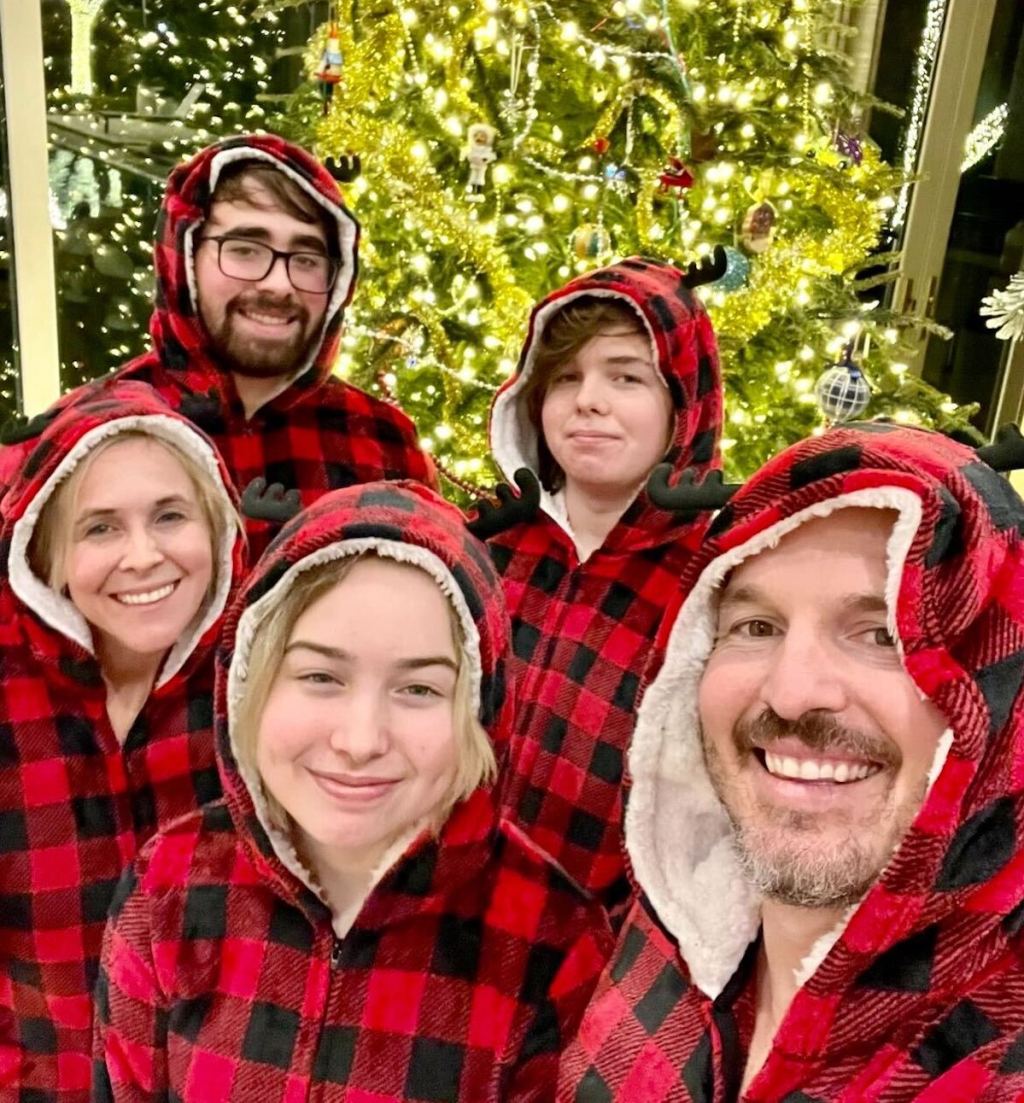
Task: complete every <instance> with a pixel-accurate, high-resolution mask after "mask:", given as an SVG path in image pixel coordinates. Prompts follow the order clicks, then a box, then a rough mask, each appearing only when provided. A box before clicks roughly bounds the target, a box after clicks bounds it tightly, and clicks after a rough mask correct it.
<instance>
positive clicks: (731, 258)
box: [708, 245, 750, 291]
mask: <svg viewBox="0 0 1024 1103" xmlns="http://www.w3.org/2000/svg"><path fill="white" fill-rule="evenodd" d="M725 256H726V262H727V263H726V268H725V275H724V276H723V277H722V278H721V279H719V280H715V282H714V283H712V284H709V285H708V286H709V287H713V288H715V289H716V290H718V291H739V289H740V288H741V287H744V286H746V283H747V280H748V279H749V278H750V260H749V259H748V258H747V256H746V254H745V253H741V252H740V251H739V249H736V248H734V247H733V246H732V245H726V246H725Z"/></svg>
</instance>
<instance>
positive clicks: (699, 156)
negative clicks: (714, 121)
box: [690, 130, 718, 165]
mask: <svg viewBox="0 0 1024 1103" xmlns="http://www.w3.org/2000/svg"><path fill="white" fill-rule="evenodd" d="M716 153H718V135H717V134H716V133H715V132H714V131H713V130H705V131H699V130H695V131H693V132H692V133H691V134H690V164H691V165H702V164H704V162H705V161H713V160H714V159H715V154H716Z"/></svg>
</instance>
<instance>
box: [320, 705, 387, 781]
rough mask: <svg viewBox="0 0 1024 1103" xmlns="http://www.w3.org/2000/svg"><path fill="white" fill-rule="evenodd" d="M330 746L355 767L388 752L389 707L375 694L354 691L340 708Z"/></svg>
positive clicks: (332, 731) (332, 730)
mask: <svg viewBox="0 0 1024 1103" xmlns="http://www.w3.org/2000/svg"><path fill="white" fill-rule="evenodd" d="M330 743H331V749H332V750H334V751H336V752H337V753H338V754H340V755H343V756H344V757H345V758H347V759H349V760H350V761H351V762H352V764H353V765H356V766H358V765H363V764H365V763H367V762H372V761H373V760H374V759H375V758H380V757H381V755H383V754H385V753H386V752H387V750H388V747H389V745H390V738H389V734H388V716H387V707H386V705H385V704H384V703H383V702H382V701H381V700H380V698H379V697H378V695H377V694H376V693H374V692H363V691H359V690H353V691H352V692H350V693H348V694H346V695H345V699H344V701H343V702H342V703H339V705H338V708H337V713H336V716H335V722H334V726H333V728H332V729H331V736H330Z"/></svg>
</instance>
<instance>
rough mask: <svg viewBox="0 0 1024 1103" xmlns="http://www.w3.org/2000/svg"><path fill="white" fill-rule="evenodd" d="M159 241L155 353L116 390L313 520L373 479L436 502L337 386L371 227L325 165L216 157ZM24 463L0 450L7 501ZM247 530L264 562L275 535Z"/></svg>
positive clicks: (272, 142) (387, 436) (411, 440)
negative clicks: (146, 400) (133, 382)
mask: <svg viewBox="0 0 1024 1103" xmlns="http://www.w3.org/2000/svg"><path fill="white" fill-rule="evenodd" d="M156 237H157V240H156V247H155V250H154V262H155V267H156V280H157V291H156V303H155V309H154V312H153V316H152V318H151V321H150V335H151V338H152V350H151V351H150V352H148V353H146V354H144V355H143V356H140V357H138V358H136V359H135V360H133V361H131V362H130V363H128V364H126V365H125V366H124V367H123V368H121V369H120V370H119V371H118V372H116V373H115V375H114V378H115V379H138V380H142V381H144V382H147V383H150V384H152V385H153V386H154V387H155V388H156V389H157V391H158V392H159V393H160V394H161V395H162V397H163V398H164V399H165V400H166V401H168V402H169V403H170V404H171V405H172V407H174V408H175V409H177V410H180V411H181V412H182V413H184V414H185V415H186V416H187V417H189V418H190V419H191V420H193V421H194V422H196V424H197V425H199V426H200V428H202V429H204V430H205V431H206V432H207V433H208V434H209V435H210V436H211V437H212V438H213V440H214V442H215V443H216V445H217V446H218V448H219V449H220V450H221V452H222V453H223V455H224V459H225V461H226V463H227V466H228V469H229V471H230V473H231V475H232V478H233V479H234V481H235V483H236V485H237V486H238V488H239V489H240V490H241V489H244V488H245V487H246V486H247V485H248V483H249V482H250V481H251V480H252V479H254V478H257V477H261V478H264V479H266V480H267V481H268V482H279V483H282V484H283V485H284V486H285V487H286V488H289V489H290V488H294V489H297V490H298V491H299V492H300V494H301V496H302V500H303V503H304V504H309V503H311V502H312V501H313V500H315V499H316V498H317V497H319V495H320V494H322V493H324V491H327V490H331V489H336V488H338V487H342V486H348V485H351V484H354V483H363V482H370V481H373V480H376V479H401V478H412V479H416V480H419V481H421V482H425V483H427V484H429V485H431V486H436V475H435V473H434V469H433V465H432V464H431V462H430V460H429V459H428V458H427V457H426V456H425V455H424V453H423V452H422V451H421V449H420V447H419V444H418V438H417V434H416V429H415V426H414V425H413V423H412V422H411V421H410V420H409V418H408V417H406V416H405V414H404V413H402V411H401V410H399V409H398V408H397V407H396V406H393V405H391V404H389V403H386V402H382V401H381V400H379V399H376V398H373V397H371V396H370V395H368V394H366V393H364V392H363V391H361V390H359V389H358V388H356V387H354V386H352V385H351V384H349V383H346V382H344V381H343V380H341V379H339V378H338V377H336V376H335V375H334V374H333V369H334V365H335V361H336V359H337V353H338V344H339V340H340V336H341V328H342V321H343V316H344V308H345V306H346V304H347V303H348V302H349V300H350V299H351V297H352V293H353V290H354V288H355V280H356V270H357V245H358V239H359V225H358V223H357V222H356V220H355V218H354V217H353V215H352V214H351V212H350V211H349V210H348V208H347V207H346V206H345V204H344V202H343V200H342V197H341V195H340V193H339V191H338V186H337V184H336V182H335V180H334V178H333V177H332V176H331V175H330V173H329V172H328V171H327V169H326V168H324V166H323V165H321V164H320V162H319V161H317V160H316V159H315V158H313V157H312V156H310V155H309V154H308V153H306V152H305V151H304V150H302V149H299V148H298V147H297V146H293V145H291V144H289V143H287V142H285V141H284V140H283V139H281V138H278V137H276V136H275V135H246V136H239V137H234V138H229V139H227V140H225V141H222V142H219V143H217V144H216V145H213V146H210V147H209V148H208V149H205V150H203V151H202V152H201V153H199V154H197V155H196V156H195V157H194V158H192V160H190V161H188V162H186V163H184V164H182V165H180V166H179V167H178V168H176V169H175V170H174V172H172V173H171V176H170V178H169V180H168V183H167V191H166V194H165V197H164V202H163V207H162V210H161V213H160V218H159V221H158V224H157V234H156ZM74 396H75V392H73V393H72V395H71V396H66V397H65V398H63V399H62V400H61V404H64V403H66V402H68V401H73V400H74ZM21 458H22V454H21V451H20V449H18V448H15V447H12V448H7V449H5V450H4V454H3V456H2V457H0V483H2V484H3V485H4V486H6V485H9V483H10V481H11V479H12V478H13V474H14V472H15V471H16V470H17V466H18V464H19V462H20V459H21ZM248 529H249V537H250V545H251V554H252V556H253V558H254V559H255V557H256V556H258V555H259V553H260V552H261V551H262V550H263V548H264V547H265V545H266V543H267V541H268V540H269V537H270V535H271V529H270V526H269V525H268V523H267V522H265V521H249V522H248Z"/></svg>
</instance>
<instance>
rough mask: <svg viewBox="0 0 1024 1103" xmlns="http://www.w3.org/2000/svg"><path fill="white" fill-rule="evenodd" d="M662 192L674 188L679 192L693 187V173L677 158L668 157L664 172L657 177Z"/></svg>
mask: <svg viewBox="0 0 1024 1103" xmlns="http://www.w3.org/2000/svg"><path fill="white" fill-rule="evenodd" d="M658 180H659V182H660V183H661V187H662V190H663V191H668V190H669V189H670V188H676V189H677V190H678V191H679V192H684V191H686V189H687V188H692V187H693V173H692V172H690V170H689V169H688V168H687V167H686V165H684V164H683V162H682V161H681V160H680V159H679V158H678V157H670V158H669V159H668V163H667V164H666V165H665V169H664V171H663V172H662V173H661V175H660V176H659V177H658Z"/></svg>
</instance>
